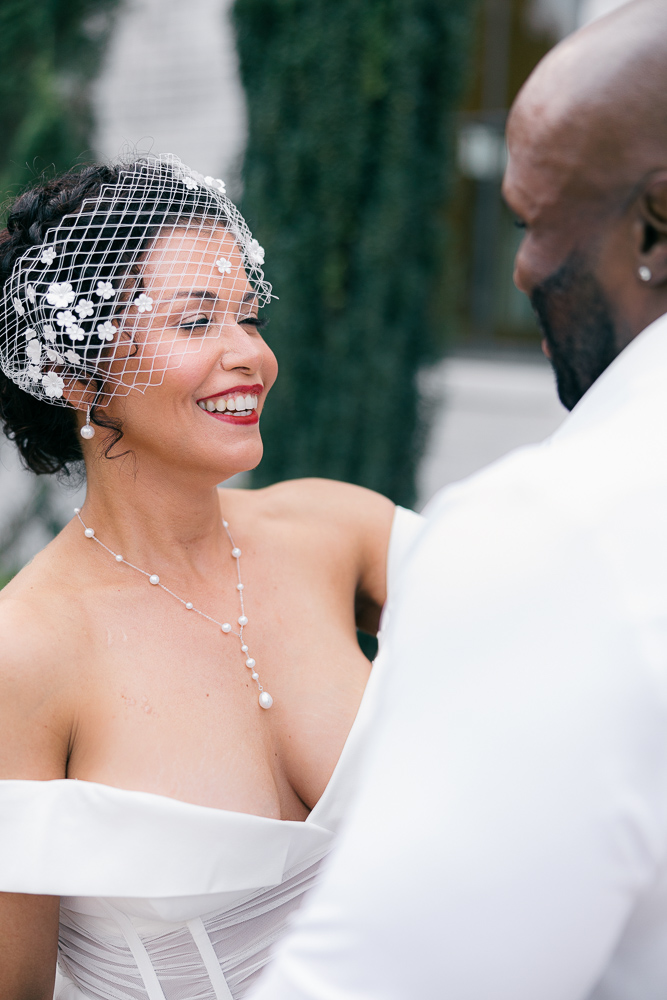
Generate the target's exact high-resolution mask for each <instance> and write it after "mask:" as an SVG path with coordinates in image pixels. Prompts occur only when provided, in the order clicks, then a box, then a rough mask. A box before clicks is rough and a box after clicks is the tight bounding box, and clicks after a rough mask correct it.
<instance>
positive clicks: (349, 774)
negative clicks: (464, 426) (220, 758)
mask: <svg viewBox="0 0 667 1000" xmlns="http://www.w3.org/2000/svg"><path fill="white" fill-rule="evenodd" d="M422 523H423V522H422V518H420V517H419V516H418V515H416V514H413V513H412V512H411V511H406V510H403V509H401V508H398V509H397V512H396V517H395V519H394V525H393V529H392V536H391V544H390V550H389V565H388V578H389V588H390V592H391V590H392V589H393V588H392V583H393V581H394V580H395V579H396V574H397V573H398V571H399V568H400V564H401V562H402V561H403V558H404V556H405V554H406V553H407V552H408V550H409V549H410V547H411V545H412V541H413V539H414V537H415V535H416V534H417V532H418V531H419V530H420V528H421V525H422ZM390 612H391V609H390V607H389V609H388V610H387V609H385V614H384V616H383V625H386V619H387V613H390ZM381 673H382V655H381V654H380V655H378V659H377V660H376V662H375V665H374V668H373V671H372V673H371V678H370V681H369V683H368V685H367V688H366V691H365V693H364V697H363V699H362V702H361V706H360V708H359V712H358V714H357V717H356V719H355V721H354V724H353V726H352V729H351V730H350V733H349V736H348V738H347V741H346V743H345V746H344V747H343V751H342V753H341V756H340V759H339V761H338V764H337V765H336V768H335V770H334V772H333V775H332V777H331V780H330V781H329V784H328V785H327V787H326V789H325V791H324V794H323V795H322V797H321V799H320V800H319V802H318V803H317V805H316V806H315V808H314V809H313V810H312V812H311V813H310V815H309V816H308V818H307V819H306V821H305V822H304V823H296V822H291V821H283V820H274V819H266V818H264V817H261V816H252V815H247V814H245V813H235V812H229V811H226V810H222V809H210V808H207V807H204V806H196V805H190V804H188V803H186V802H180V801H178V800H176V799H170V798H167V797H165V796H162V795H152V794H149V793H146V792H131V791H124V790H122V789H118V788H112V787H110V786H108V785H100V784H97V783H95V782H90V781H72V780H67V779H64V780H59V781H0V891H6V892H29V893H43V894H48V895H57V896H61V897H62V901H61V910H60V950H59V971H58V978H57V982H56V989H55V1000H90V998H94V1000H230V998H234V1000H238V998H240V997H243V996H244V995H245V993H246V991H247V989H248V988H249V987H250V985H251V984H252V983H253V982H254V981H255V979H256V977H257V976H258V975H259V973H260V971H261V969H262V968H263V966H264V965H265V964H266V962H267V960H268V958H269V952H270V949H271V947H272V946H273V944H274V943H275V942H276V941H277V940H278V939H279V938H280V937H282V935H283V934H284V932H285V930H286V927H287V924H288V921H289V917H290V914H291V913H292V912H293V911H294V910H295V909H296V908H297V907H298V906H299V904H300V903H301V900H302V898H303V894H304V892H305V891H306V889H308V888H310V886H312V885H313V883H314V881H315V880H316V878H317V875H318V871H319V868H320V866H321V864H322V861H323V859H324V858H325V856H326V855H327V853H328V852H329V850H330V849H331V845H332V841H333V838H334V835H335V833H336V831H337V829H338V827H339V824H340V821H341V818H342V816H343V814H344V813H345V810H346V807H347V804H348V801H349V799H350V797H351V796H352V794H353V792H354V790H355V784H356V776H357V770H358V766H359V762H360V756H361V753H362V749H363V745H364V743H365V738H366V733H367V730H368V726H369V722H370V720H371V718H372V714H373V703H374V700H375V691H376V688H377V684H378V680H379V677H380V675H381Z"/></svg>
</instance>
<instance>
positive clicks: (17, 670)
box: [0, 156, 420, 1000]
mask: <svg viewBox="0 0 667 1000" xmlns="http://www.w3.org/2000/svg"><path fill="white" fill-rule="evenodd" d="M263 261H264V252H263V250H262V248H261V247H260V246H259V244H258V242H257V241H256V240H254V239H253V238H252V236H251V234H250V232H249V230H248V228H247V226H246V224H245V222H244V220H243V218H242V217H241V215H240V214H239V212H238V211H237V209H236V208H235V207H234V205H233V204H232V203H231V202H230V201H229V199H228V198H227V197H226V195H225V192H224V184H222V182H221V181H219V180H216V179H215V178H212V177H203V176H201V175H200V174H198V173H196V172H195V171H192V170H190V169H189V168H187V167H185V166H184V165H183V164H182V163H181V162H180V161H179V160H178V159H177V158H176V157H173V156H164V157H158V156H155V157H153V156H151V157H143V158H139V159H135V160H133V161H131V162H127V163H123V164H120V165H117V166H115V167H108V166H103V167H88V168H85V169H83V170H80V171H78V172H75V173H70V174H67V175H65V176H62V177H59V178H57V179H55V180H52V181H49V182H46V183H44V184H41V185H39V186H35V187H34V188H33V189H31V190H29V191H28V192H26V193H25V194H23V195H22V196H21V197H20V198H19V199H18V200H17V202H16V203H15V204H14V206H13V208H12V209H11V211H10V215H9V219H8V223H7V229H6V231H4V232H2V233H0V282H1V283H2V299H1V300H0V364H1V367H2V374H1V375H0V413H1V416H2V420H3V423H4V430H5V433H6V434H7V435H8V437H10V438H11V439H12V440H13V441H14V442H15V444H16V446H17V447H18V449H19V451H20V453H21V456H22V459H23V461H24V463H25V465H26V466H27V467H28V468H29V469H31V470H32V471H34V472H35V473H38V474H44V473H53V472H58V471H61V472H67V471H69V470H74V469H76V468H77V467H79V468H80V467H81V463H82V462H83V463H85V475H86V482H87V494H86V500H85V503H84V505H83V507H82V509H81V510H78V509H77V510H75V511H74V515H73V517H72V520H71V521H70V522H69V523H68V524H67V526H66V527H65V528H64V529H63V531H61V533H60V534H59V535H58V537H57V538H55V539H54V540H53V542H51V543H50V544H49V545H48V546H47V547H46V549H44V550H43V551H42V552H41V553H40V554H39V555H38V556H36V557H35V559H34V560H33V561H32V562H31V563H30V564H29V565H28V566H26V567H25V569H23V570H22V572H20V573H19V574H18V576H16V577H15V578H14V580H13V581H12V582H11V583H10V584H9V585H8V586H7V587H6V588H5V589H4V590H3V591H2V593H1V594H0V645H1V648H2V651H3V655H2V658H1V659H0V732H1V733H2V740H1V741H0V940H1V941H2V947H1V948H0V996H2V998H3V1000H26V998H28V997H30V998H31V1000H49V998H51V997H52V996H53V991H54V981H55V996H56V997H57V998H58V1000H86V998H88V1000H89V998H99V1000H193V998H196V1000H222V998H230V997H233V998H239V997H243V996H244V995H245V993H246V991H247V990H248V989H249V987H250V985H251V984H252V983H253V982H254V980H255V978H256V977H257V976H258V975H259V972H260V971H261V969H262V967H263V966H264V964H265V963H266V962H267V960H268V957H269V949H270V947H271V946H272V945H273V944H274V942H275V941H276V940H277V939H278V938H279V937H280V936H281V934H282V933H283V931H284V929H285V927H286V924H287V921H288V919H289V916H290V914H291V912H292V911H293V910H294V909H295V907H297V906H298V905H299V903H300V901H301V898H302V896H303V893H304V892H305V891H306V889H307V888H308V887H309V886H311V885H312V884H313V882H314V880H315V879H316V877H317V873H318V868H319V866H320V864H321V862H322V860H323V858H324V857H325V856H326V854H327V853H328V851H329V850H330V848H331V844H332V839H333V837H334V835H335V832H336V829H337V827H338V824H339V820H340V817H341V814H342V813H343V812H344V810H345V807H346V803H347V801H348V799H349V797H350V796H351V794H352V793H353V791H354V785H355V778H356V771H357V768H358V763H359V758H360V754H361V751H362V746H363V743H364V736H365V731H366V729H367V725H368V721H369V718H370V716H371V714H372V705H373V698H374V691H375V688H376V686H377V676H378V671H380V672H381V668H382V656H381V655H380V657H379V661H378V662H377V665H376V667H375V668H374V670H373V673H372V679H371V681H370V682H369V683H368V684H367V682H368V680H369V672H370V664H369V663H368V661H367V660H366V658H365V657H364V656H363V655H362V653H361V651H360V649H359V646H358V643H357V639H356V629H357V627H360V628H362V629H365V630H366V631H368V632H371V633H374V632H376V631H377V629H378V624H379V620H380V612H381V609H382V607H383V604H384V602H385V598H386V590H387V573H388V574H389V583H390V585H391V581H392V578H393V577H395V576H396V574H397V572H398V567H399V564H400V560H401V558H402V555H403V553H404V552H405V551H406V550H407V549H408V548H409V547H410V545H411V543H412V539H413V538H414V535H415V533H416V532H417V531H418V530H419V528H420V519H419V518H418V517H417V516H416V515H414V514H410V513H409V512H406V511H403V510H401V509H399V510H395V508H394V507H393V505H392V504H391V503H390V502H389V501H388V500H386V499H385V498H384V497H381V496H378V495H377V494H374V493H371V492H369V491H367V490H364V489H361V488H359V487H354V486H349V485H346V484H342V483H335V482H328V481H323V480H299V481H295V482H288V483H282V484H279V485H276V486H273V487H270V488H268V489H263V490H256V491H253V490H238V489H218V484H219V483H221V482H223V481H224V480H226V479H228V478H229V477H231V476H232V475H234V474H235V473H238V472H240V471H242V470H247V469H252V468H253V467H254V466H256V465H257V463H258V462H259V460H260V458H261V453H262V444H261V439H260V434H259V420H260V416H261V412H262V409H263V407H264V405H265V402H266V397H267V393H268V392H269V390H270V388H271V386H272V384H273V382H274V380H275V378H276V374H277V364H276V360H275V357H274V355H273V353H272V351H271V349H270V348H269V347H268V346H267V344H266V342H265V341H264V339H263V337H262V334H261V328H262V326H263V323H264V321H263V319H261V318H260V316H259V309H260V307H262V306H266V305H267V304H268V303H269V301H270V299H271V286H270V285H269V284H267V282H266V281H265V280H264V276H263V272H262V264H263ZM302 403H303V407H302V409H303V419H304V420H308V419H309V415H308V386H307V385H306V386H304V387H303V394H302ZM56 961H57V962H58V969H59V971H58V974H57V979H56Z"/></svg>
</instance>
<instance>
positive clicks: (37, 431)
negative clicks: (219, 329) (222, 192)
mask: <svg viewBox="0 0 667 1000" xmlns="http://www.w3.org/2000/svg"><path fill="white" fill-rule="evenodd" d="M167 170H169V167H168V166H166V165H164V164H153V165H152V166H151V169H150V170H149V171H147V170H146V160H145V159H137V160H136V161H135V162H134V163H129V164H127V163H126V164H120V165H118V166H89V167H84V168H83V169H79V170H74V171H70V172H68V173H66V174H63V175H61V176H59V177H56V178H54V179H52V180H48V181H42V182H41V183H38V184H35V185H34V186H33V187H31V188H30V189H28V190H27V191H25V192H24V193H23V194H21V195H20V196H19V198H17V200H16V201H15V202H14V204H13V205H12V206H11V208H10V210H9V214H8V218H7V225H6V228H5V229H4V230H1V231H0V295H1V294H3V293H4V291H5V286H6V284H7V282H8V280H9V278H10V276H11V274H12V271H13V268H14V266H15V264H16V262H17V261H18V260H19V259H20V258H21V257H22V255H23V254H24V253H25V252H26V251H27V250H29V249H30V248H31V247H35V246H40V245H42V244H43V243H44V242H45V240H46V237H47V234H48V233H49V231H50V230H52V229H55V228H56V227H57V226H59V225H60V224H61V223H63V220H65V219H66V217H72V222H71V228H72V231H73V236H74V235H75V232H76V217H77V215H79V214H80V213H82V212H86V213H88V215H87V224H88V225H94V226H95V227H96V229H97V232H98V239H97V244H96V250H97V252H96V253H95V254H94V255H91V254H89V253H88V252H87V251H86V250H85V248H83V249H82V250H81V252H80V255H79V258H78V260H77V255H76V254H75V256H74V259H73V273H75V274H76V276H77V278H78V279H79V280H80V282H82V287H83V288H85V287H86V284H90V286H91V287H92V283H93V282H94V281H95V280H96V279H99V278H105V279H111V278H113V279H120V280H121V283H122V282H124V281H126V280H127V278H128V276H131V275H134V281H135V286H141V284H142V280H141V267H140V265H139V261H140V260H141V258H142V256H143V255H144V254H145V252H146V250H147V249H148V247H149V246H150V243H151V241H152V240H153V239H154V238H155V236H156V235H157V234H158V232H159V230H160V228H161V227H162V226H163V225H166V224H168V225H173V224H175V223H177V222H178V219H180V218H185V217H187V218H188V219H189V220H192V219H193V218H197V217H198V218H200V219H201V218H202V217H204V216H207V215H210V214H211V208H210V204H209V203H207V202H206V200H205V199H204V198H201V197H200V195H199V194H198V192H197V190H187V188H185V187H184V186H183V185H180V186H179V191H178V193H174V189H173V186H172V187H170V186H169V185H165V184H164V179H165V171H167ZM139 175H141V177H142V183H141V184H140V185H137V183H136V182H137V177H138V176H139ZM91 220H92V222H91ZM65 225H70V223H69V221H68V219H67V220H66V222H65ZM109 308H111V306H110V307H109ZM6 338H7V331H6V330H3V329H2V328H0V355H2V354H3V348H4V347H5V346H6V345H5V341H6ZM92 382H93V383H96V384H97V388H98V390H101V389H102V385H103V381H102V379H101V378H100V377H97V378H93V379H92ZM0 420H1V421H2V429H3V431H4V433H5V435H6V436H7V437H8V438H9V439H10V440H11V441H14V443H15V444H16V446H17V448H18V450H19V452H20V454H21V458H22V460H23V463H24V464H25V465H26V467H27V468H28V469H30V470H31V471H32V472H34V473H36V474H38V475H40V474H48V473H62V474H64V475H69V474H70V472H71V471H74V470H79V469H81V468H82V466H81V463H82V460H83V452H82V450H81V443H80V437H79V434H78V433H77V420H76V410H75V409H73V408H72V407H70V406H53V405H51V404H49V403H48V402H46V401H44V400H42V399H38V398H36V397H35V396H33V395H31V394H30V393H28V392H25V391H24V390H23V389H21V388H20V387H19V386H18V385H17V384H16V383H15V382H13V381H12V380H11V379H10V378H8V377H7V375H5V374H4V373H3V372H2V371H0ZM91 421H92V422H93V423H96V424H97V425H98V426H101V427H106V428H109V429H111V430H112V431H113V432H114V433H113V434H112V435H111V441H110V443H109V444H108V446H107V448H106V455H107V457H110V452H111V450H112V449H113V448H114V446H115V445H116V444H117V443H118V441H120V439H121V437H122V427H121V425H120V423H119V422H118V421H115V420H112V419H111V418H110V417H109V416H108V415H107V414H105V413H104V411H103V410H101V408H100V407H98V406H96V405H94V406H93V407H92V409H91Z"/></svg>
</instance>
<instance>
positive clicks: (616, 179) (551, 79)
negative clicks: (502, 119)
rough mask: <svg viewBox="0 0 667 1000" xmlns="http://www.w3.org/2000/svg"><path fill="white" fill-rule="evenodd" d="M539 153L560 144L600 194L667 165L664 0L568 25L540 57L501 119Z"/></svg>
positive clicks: (645, 0)
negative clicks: (569, 30)
mask: <svg viewBox="0 0 667 1000" xmlns="http://www.w3.org/2000/svg"><path fill="white" fill-rule="evenodd" d="M508 131H509V136H510V139H511V137H512V135H513V133H514V134H515V135H516V136H517V137H518V138H519V141H521V136H523V140H524V142H525V139H526V138H527V133H528V132H529V133H530V134H531V136H532V140H533V142H534V143H535V145H536V146H540V147H541V146H543V145H545V144H546V147H547V149H545V150H544V153H545V155H546V154H547V153H548V152H549V151H550V150H551V147H553V146H554V145H558V144H563V145H566V146H567V157H568V160H569V162H570V163H571V165H572V167H573V169H575V170H577V171H578V172H579V171H583V172H584V174H585V176H586V179H587V180H588V181H589V183H590V187H589V194H592V193H593V192H594V191H595V190H596V189H597V190H599V191H600V193H601V194H604V193H605V192H608V191H613V190H615V189H619V188H623V187H625V188H627V187H628V186H634V185H636V184H637V183H639V181H640V179H641V178H642V177H643V176H645V175H646V174H648V173H650V172H651V171H653V170H659V169H663V168H665V167H667V2H666V0H635V2H633V3H629V4H626V5H625V6H623V7H621V8H619V9H618V10H616V11H615V12H614V13H613V14H610V15H608V16H607V17H603V18H601V19H600V20H598V21H595V22H593V24H591V25H589V26H588V27H586V28H583V29H581V30H580V31H577V32H575V33H574V34H573V35H571V36H570V37H569V38H567V39H566V40H565V41H564V42H562V43H561V44H560V45H558V46H557V47H556V48H555V49H553V50H552V51H551V52H550V53H549V55H548V56H547V57H546V58H545V59H543V60H542V62H541V63H540V64H539V66H538V67H537V69H536V70H535V72H534V73H533V74H532V76H531V77H530V78H529V80H528V81H527V83H526V84H525V86H524V87H523V90H522V91H521V93H520V94H519V96H518V98H517V100H516V102H515V105H514V107H513V109H512V112H511V115H510V121H509V129H508Z"/></svg>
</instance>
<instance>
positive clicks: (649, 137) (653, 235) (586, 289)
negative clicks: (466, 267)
mask: <svg viewBox="0 0 667 1000" xmlns="http://www.w3.org/2000/svg"><path fill="white" fill-rule="evenodd" d="M507 140H508V146H509V153H510V155H509V164H508V168H507V172H506V175H505V180H504V184H503V190H504V194H505V198H506V201H507V203H508V205H509V206H510V208H511V209H512V210H513V211H514V212H515V213H516V215H517V216H518V217H519V219H520V221H521V223H522V224H525V226H526V235H525V238H524V240H523V241H522V244H521V247H520V248H519V252H518V254H517V259H516V266H515V282H516V284H517V286H518V287H519V288H520V289H521V290H522V291H525V292H526V293H527V294H528V295H529V296H530V298H531V302H532V304H533V306H534V308H535V310H536V312H537V315H538V319H539V321H540V323H541V325H542V329H543V332H544V335H545V349H546V352H547V353H548V355H549V356H550V358H551V360H552V363H553V365H554V368H555V370H556V375H557V380H558V386H559V392H560V395H561V399H562V400H563V402H564V403H565V405H566V406H568V407H572V406H574V405H575V403H576V402H577V401H578V399H579V398H580V397H581V396H582V395H583V394H584V393H585V392H586V391H587V389H588V388H589V386H590V385H591V384H592V382H593V381H595V379H596V378H597V377H598V375H599V374H600V373H601V372H602V371H603V370H604V368H606V367H607V365H608V364H609V363H610V362H611V361H612V360H613V359H614V357H615V356H616V355H617V354H618V353H619V352H620V351H621V350H622V349H623V348H624V347H625V346H626V345H627V344H628V342H629V341H630V340H632V339H633V337H635V336H637V335H638V334H639V333H640V332H641V331H642V330H643V329H644V328H645V327H647V326H648V325H649V324H650V323H651V322H652V321H653V320H655V319H657V318H658V317H659V316H661V315H663V314H664V313H665V312H667V0H634V2H632V3H629V4H626V5H625V6H623V7H621V8H619V9H618V10H617V11H615V12H614V13H613V14H610V15H608V16H607V17H604V18H601V19H600V20H598V21H595V22H593V24H591V25H589V26H588V27H586V28H583V29H582V30H581V31H578V32H576V33H575V34H573V35H571V36H570V37H569V38H567V39H566V40H565V41H564V42H562V43H561V44H560V45H558V46H557V47H556V48H555V49H553V50H552V52H550V53H549V55H548V56H547V57H546V58H545V59H544V60H543V61H542V62H541V63H540V64H539V66H538V67H537V68H536V70H535V71H534V73H533V74H532V76H531V77H530V78H529V80H528V81H527V82H526V84H525V86H524V87H523V89H522V91H521V93H520V94H519V96H518V98H517V100H516V102H515V104H514V107H513V108H512V111H511V113H510V118H509V122H508V129H507Z"/></svg>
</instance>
